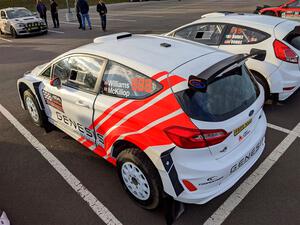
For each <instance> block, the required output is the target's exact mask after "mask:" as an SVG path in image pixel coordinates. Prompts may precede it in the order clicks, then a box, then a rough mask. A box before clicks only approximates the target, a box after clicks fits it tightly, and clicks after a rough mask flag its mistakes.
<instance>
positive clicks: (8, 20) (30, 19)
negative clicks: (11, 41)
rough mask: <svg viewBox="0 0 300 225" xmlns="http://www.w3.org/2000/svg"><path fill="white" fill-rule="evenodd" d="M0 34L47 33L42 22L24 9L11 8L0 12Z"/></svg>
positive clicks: (15, 35)
mask: <svg viewBox="0 0 300 225" xmlns="http://www.w3.org/2000/svg"><path fill="white" fill-rule="evenodd" d="M0 16H1V17H0V33H1V34H11V35H12V36H13V37H18V36H21V35H28V34H35V33H47V31H48V28H47V25H46V23H45V21H44V20H42V19H41V18H39V17H38V16H37V15H36V14H33V13H32V12H31V11H29V10H28V9H26V8H24V7H13V8H6V9H1V10H0Z"/></svg>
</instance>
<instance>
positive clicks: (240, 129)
mask: <svg viewBox="0 0 300 225" xmlns="http://www.w3.org/2000/svg"><path fill="white" fill-rule="evenodd" d="M251 123H252V119H250V120H248V121H247V122H246V123H244V124H243V125H242V126H240V127H239V128H236V129H235V130H234V132H233V134H234V136H237V135H238V134H239V133H241V132H242V130H244V129H245V128H246V127H248V126H249V124H251Z"/></svg>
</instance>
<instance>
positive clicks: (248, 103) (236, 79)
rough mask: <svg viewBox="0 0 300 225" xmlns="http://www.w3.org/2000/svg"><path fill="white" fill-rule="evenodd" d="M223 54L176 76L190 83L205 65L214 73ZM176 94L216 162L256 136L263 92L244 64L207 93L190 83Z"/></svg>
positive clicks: (209, 85)
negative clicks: (193, 76)
mask: <svg viewBox="0 0 300 225" xmlns="http://www.w3.org/2000/svg"><path fill="white" fill-rule="evenodd" d="M220 54H221V53H220V52H218V53H212V54H209V55H206V56H203V57H201V58H198V59H195V60H193V61H191V62H189V63H187V64H185V65H183V66H181V67H179V68H177V69H176V70H175V71H173V72H172V74H177V75H181V76H183V77H184V78H185V79H187V80H188V79H189V77H190V75H195V74H198V75H200V74H203V69H200V70H199V69H198V68H200V67H202V66H203V62H207V63H206V64H205V65H209V66H210V68H213V69H214V67H215V66H216V65H217V64H215V63H217V62H218V60H220ZM222 54H223V53H222ZM224 56H225V55H223V56H222V57H224ZM227 58H228V55H227ZM223 59H224V58H223ZM199 65H202V66H199ZM206 68H207V67H206ZM206 72H207V73H209V72H210V70H209V69H206V70H204V76H205V73H206ZM173 92H174V93H175V96H176V97H177V100H178V102H179V103H180V105H181V107H182V109H183V110H184V111H185V113H186V114H187V115H188V116H189V117H190V118H191V120H192V122H193V123H194V124H195V125H196V126H197V128H198V129H199V130H200V132H201V134H202V137H203V139H206V140H207V143H208V144H207V146H205V147H206V148H208V149H209V151H210V152H211V154H212V155H213V156H214V157H215V158H216V159H218V158H221V157H223V156H225V155H226V154H228V153H229V152H231V151H233V150H234V149H236V148H237V147H238V146H239V145H240V144H241V143H242V142H244V141H245V140H246V139H248V138H249V137H250V136H251V135H253V134H254V132H255V128H256V127H257V126H258V123H259V119H260V116H261V114H262V105H263V102H264V96H263V91H262V88H261V87H260V86H259V85H258V84H257V82H256V81H255V79H254V78H253V76H252V75H251V74H250V73H249V71H248V69H247V68H246V66H245V65H244V62H242V63H239V64H235V65H233V66H230V67H229V68H227V69H226V70H224V71H223V72H222V73H220V74H218V75H217V76H216V77H214V78H213V80H211V81H210V82H208V83H207V87H206V91H196V90H195V89H193V88H191V87H188V82H187V84H186V85H185V87H181V89H177V90H175V89H174V88H173ZM218 138H219V139H218ZM210 140H212V141H210ZM216 143H217V144H216Z"/></svg>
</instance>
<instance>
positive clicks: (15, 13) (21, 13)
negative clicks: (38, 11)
mask: <svg viewBox="0 0 300 225" xmlns="http://www.w3.org/2000/svg"><path fill="white" fill-rule="evenodd" d="M6 13H7V17H8V19H15V18H21V17H27V16H32V15H33V14H32V12H30V11H29V10H28V9H14V10H7V11H6Z"/></svg>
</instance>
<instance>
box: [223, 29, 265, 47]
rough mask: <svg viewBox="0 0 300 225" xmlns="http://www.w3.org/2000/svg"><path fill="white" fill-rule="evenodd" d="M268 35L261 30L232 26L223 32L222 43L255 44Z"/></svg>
mask: <svg viewBox="0 0 300 225" xmlns="http://www.w3.org/2000/svg"><path fill="white" fill-rule="evenodd" d="M268 37H269V36H268V34H265V33H263V32H260V31H257V30H254V29H251V28H246V27H238V26H232V27H231V28H230V29H229V31H228V32H227V33H226V34H225V38H224V41H223V44H224V45H243V44H256V43H259V42H261V41H264V40H265V39H267V38H268Z"/></svg>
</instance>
